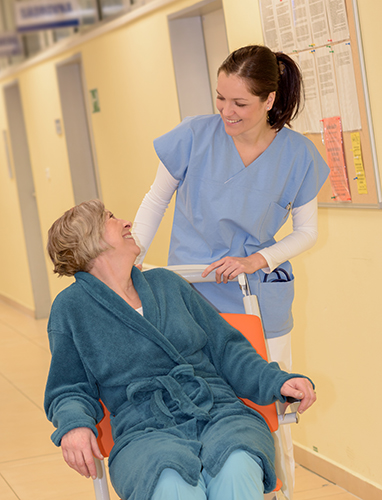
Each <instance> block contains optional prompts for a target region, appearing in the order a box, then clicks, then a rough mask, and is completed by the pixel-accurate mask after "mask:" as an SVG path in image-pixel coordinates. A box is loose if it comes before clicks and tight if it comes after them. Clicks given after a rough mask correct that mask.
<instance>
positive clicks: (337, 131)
mask: <svg viewBox="0 0 382 500" xmlns="http://www.w3.org/2000/svg"><path fill="white" fill-rule="evenodd" d="M321 121H322V124H323V129H324V130H323V134H324V142H325V148H326V155H327V161H328V165H329V168H330V174H329V179H330V184H331V186H332V192H333V199H334V200H336V201H351V195H350V188H349V179H348V174H347V170H346V163H345V154H344V145H343V141H342V126H341V118H340V117H339V116H334V117H333V118H324V119H323V120H321Z"/></svg>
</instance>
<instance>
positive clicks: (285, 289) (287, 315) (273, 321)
mask: <svg viewBox="0 0 382 500" xmlns="http://www.w3.org/2000/svg"><path fill="white" fill-rule="evenodd" d="M291 278H292V279H291V281H283V282H267V283H259V297H258V299H259V305H260V311H261V316H262V320H263V324H264V330H265V332H266V336H267V338H275V337H281V336H282V335H286V334H287V333H289V332H290V331H291V329H292V327H293V317H292V311H291V309H292V302H293V298H294V278H293V277H292V276H291Z"/></svg>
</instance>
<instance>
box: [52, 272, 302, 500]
mask: <svg viewBox="0 0 382 500" xmlns="http://www.w3.org/2000/svg"><path fill="white" fill-rule="evenodd" d="M75 278H76V281H75V283H73V284H72V285H70V286H69V287H68V288H66V289H65V290H63V291H62V292H61V293H60V294H59V295H58V296H57V298H56V299H55V301H54V303H53V306H52V310H51V315H50V318H49V323H48V333H49V341H50V348H51V352H52V361H51V366H50V371H49V376H48V381H47V386H46V393H45V410H46V413H47V416H48V419H49V420H50V421H52V422H53V424H54V426H55V427H56V428H57V430H56V431H55V432H54V433H53V435H52V440H53V442H54V443H55V444H56V445H57V446H59V445H60V442H61V438H62V437H63V435H64V434H66V433H67V432H68V431H70V430H71V429H74V428H76V427H89V428H90V429H92V430H93V431H94V433H95V434H97V430H96V427H95V425H96V422H98V421H99V420H100V419H101V418H102V416H103V411H102V407H101V405H100V403H99V399H102V401H103V402H104V403H105V405H106V406H107V408H108V409H109V410H110V412H111V415H112V417H111V425H112V429H113V437H114V441H115V445H114V448H113V450H112V452H111V455H110V458H109V466H110V475H111V480H112V482H113V486H114V488H115V489H116V491H117V493H118V494H119V495H120V496H121V498H122V499H124V500H149V499H150V498H151V496H152V493H153V491H154V488H155V486H156V483H157V480H158V478H159V476H160V474H161V472H162V471H163V469H165V468H168V467H171V468H173V469H175V470H176V471H177V472H179V474H181V475H182V476H183V478H184V479H185V480H186V481H188V482H189V483H190V484H192V485H196V484H197V481H198V477H199V474H200V471H201V468H202V467H204V468H205V469H206V471H207V472H208V473H209V474H210V475H211V476H215V475H216V474H217V473H218V472H219V470H220V469H221V467H222V465H223V464H224V462H225V460H226V459H227V458H228V456H229V455H230V453H231V452H233V451H234V450H236V449H242V450H246V451H247V452H248V453H249V454H250V455H251V456H252V457H254V458H255V460H257V461H258V462H259V463H261V465H262V467H263V469H264V478H265V479H264V487H265V491H266V492H267V491H270V490H272V489H273V488H274V486H275V482H276V477H275V471H274V447H273V439H272V437H271V434H270V432H269V429H268V427H267V425H266V423H265V421H264V420H263V418H262V417H261V416H260V415H259V414H258V413H257V412H255V411H254V410H252V409H250V408H248V407H246V406H245V405H244V404H243V403H242V402H241V401H240V400H239V399H238V398H237V396H239V397H245V398H248V399H251V400H253V401H254V402H256V403H259V404H269V403H271V402H273V401H275V400H277V399H278V400H280V401H285V398H284V397H283V396H282V395H281V394H280V389H281V386H282V385H283V384H284V382H285V381H286V380H288V379H290V378H292V377H295V376H299V375H292V374H288V373H285V372H283V371H281V370H280V369H279V367H278V365H277V364H276V363H270V364H268V363H266V362H265V361H264V360H263V359H262V358H261V357H260V356H259V355H258V354H257V353H256V351H255V350H254V349H253V348H252V347H251V345H250V344H249V342H248V341H247V340H246V339H245V338H244V337H243V336H242V335H241V334H240V333H239V332H238V331H237V330H235V329H234V328H232V327H231V326H230V325H229V324H228V323H227V322H226V321H224V320H223V319H222V318H221V317H220V315H219V314H218V313H217V312H216V311H215V310H214V309H213V308H212V307H211V306H210V305H209V304H208V303H207V302H206V301H205V300H204V299H203V298H202V297H201V296H200V295H199V294H198V293H197V292H196V291H195V290H194V289H193V288H192V287H191V286H190V285H189V284H188V283H187V282H186V281H184V280H183V279H182V278H180V277H179V276H177V275H176V274H174V273H172V272H170V271H167V270H165V269H153V270H150V271H146V272H144V273H142V272H140V271H139V270H138V269H137V268H133V270H132V278H133V282H134V286H135V288H136V290H137V291H138V294H139V297H140V299H141V301H142V307H143V316H142V315H141V314H139V313H138V312H137V311H135V310H134V309H133V308H132V307H130V306H129V305H128V304H127V303H126V302H125V301H124V300H123V299H122V298H121V297H120V296H119V295H117V294H116V293H115V292H113V291H112V290H111V289H110V288H108V287H107V286H106V285H105V284H104V283H102V282H101V281H99V280H98V279H97V278H95V277H94V276H92V275H91V274H88V273H84V272H79V273H77V274H76V276H75Z"/></svg>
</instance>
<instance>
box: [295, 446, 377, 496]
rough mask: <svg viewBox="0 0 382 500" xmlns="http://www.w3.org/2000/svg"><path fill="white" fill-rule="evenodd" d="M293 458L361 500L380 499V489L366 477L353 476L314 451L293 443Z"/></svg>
mask: <svg viewBox="0 0 382 500" xmlns="http://www.w3.org/2000/svg"><path fill="white" fill-rule="evenodd" d="M293 449H294V458H295V461H296V463H298V464H300V465H302V466H303V467H306V468H307V469H309V470H311V471H312V472H314V473H316V474H318V475H319V476H322V477H324V478H325V479H327V480H328V481H331V482H332V483H335V484H337V485H338V486H340V487H341V488H344V489H345V490H347V491H348V492H349V493H352V494H353V495H355V496H357V497H359V498H361V499H362V500H381V499H382V489H381V488H379V487H378V486H375V485H374V484H371V483H370V482H368V481H367V480H366V479H362V478H360V477H358V476H355V475H354V474H352V473H351V472H349V471H347V470H345V469H343V468H342V467H340V466H339V465H336V464H335V463H333V462H332V461H330V460H327V459H325V458H323V457H321V456H319V455H317V454H316V453H314V452H312V451H310V450H308V449H306V448H304V447H302V446H299V445H298V444H296V443H294V445H293Z"/></svg>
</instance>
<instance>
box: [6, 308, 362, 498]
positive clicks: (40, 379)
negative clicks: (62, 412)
mask: <svg viewBox="0 0 382 500" xmlns="http://www.w3.org/2000/svg"><path fill="white" fill-rule="evenodd" d="M46 324H47V320H34V319H32V318H31V317H29V316H27V315H25V314H23V313H20V312H18V311H17V310H16V309H13V308H12V307H10V306H9V305H6V304H4V303H3V302H1V301H0V402H1V403H0V499H1V500H48V499H49V500H53V499H54V500H73V499H81V500H93V499H94V498H95V497H94V492H93V485H92V482H91V480H86V479H85V478H83V477H81V476H80V475H79V474H77V473H76V472H74V471H72V470H71V469H70V468H69V467H68V466H67V465H66V464H65V463H64V461H63V459H62V457H61V451H60V449H58V448H56V447H55V446H54V445H53V444H52V442H51V441H50V435H51V433H52V432H53V426H52V425H51V423H50V422H48V421H47V419H46V417H45V413H44V410H43V407H42V405H43V395H44V386H45V381H46V376H47V373H48V368H49V362H50V352H49V347H48V339H47V334H46ZM116 498H117V496H116V495H115V493H114V492H112V499H113V500H115V499H116ZM313 499H315V500H318V499H325V500H355V499H356V497H354V496H353V495H350V494H349V493H347V492H346V491H344V490H343V489H341V488H339V487H337V486H335V485H333V484H331V483H329V482H328V481H326V480H325V479H322V478H321V477H319V476H316V475H315V474H312V473H311V472H309V471H307V470H306V469H304V468H303V467H297V469H296V488H295V496H294V500H313Z"/></svg>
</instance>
